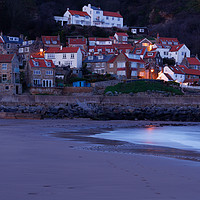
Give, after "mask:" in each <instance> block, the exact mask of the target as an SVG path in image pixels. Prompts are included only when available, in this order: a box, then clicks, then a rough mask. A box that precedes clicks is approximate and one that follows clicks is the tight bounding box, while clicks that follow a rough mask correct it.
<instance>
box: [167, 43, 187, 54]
mask: <svg viewBox="0 0 200 200" xmlns="http://www.w3.org/2000/svg"><path fill="white" fill-rule="evenodd" d="M183 45H184V44H179V45H174V46H171V49H170V52H176V51H179V49H180V48H182V47H183Z"/></svg>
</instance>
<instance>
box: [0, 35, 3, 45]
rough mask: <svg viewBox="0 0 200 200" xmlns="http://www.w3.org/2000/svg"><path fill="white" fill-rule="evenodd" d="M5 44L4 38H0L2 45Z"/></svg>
mask: <svg viewBox="0 0 200 200" xmlns="http://www.w3.org/2000/svg"><path fill="white" fill-rule="evenodd" d="M3 43H4V40H3V38H2V37H1V36H0V44H3Z"/></svg>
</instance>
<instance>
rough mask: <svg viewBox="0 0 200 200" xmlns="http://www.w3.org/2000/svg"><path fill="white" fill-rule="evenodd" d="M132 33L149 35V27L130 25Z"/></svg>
mask: <svg viewBox="0 0 200 200" xmlns="http://www.w3.org/2000/svg"><path fill="white" fill-rule="evenodd" d="M129 29H130V31H131V33H132V34H134V35H148V34H149V29H148V28H147V27H130V28H129Z"/></svg>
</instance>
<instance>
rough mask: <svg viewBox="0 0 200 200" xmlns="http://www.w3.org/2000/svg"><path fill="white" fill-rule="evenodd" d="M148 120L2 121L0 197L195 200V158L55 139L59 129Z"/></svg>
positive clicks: (119, 125)
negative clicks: (97, 147)
mask: <svg viewBox="0 0 200 200" xmlns="http://www.w3.org/2000/svg"><path fill="white" fill-rule="evenodd" d="M152 123H153V124H154V122H147V121H140V122H139V121H125V120H124V121H93V120H90V119H73V120H60V119H58V120H52V119H46V120H21V119H18V120H15V119H10V120H8V119H1V120H0V160H1V163H0V177H1V180H0V193H1V198H2V199H3V200H4V199H5V200H13V199H22V200H32V199H37V200H55V199H59V200H66V198H67V199H70V200H77V199H87V200H94V199H95V200H102V199H104V200H121V199H125V200H132V199H138V200H143V199H149V200H151V199H158V200H160V199H178V200H182V199H193V200H198V199H199V183H200V176H199V172H200V169H199V162H191V161H188V160H180V159H174V158H168V157H162V156H149V155H146V154H142V155H141V154H135V153H133V154H128V153H114V152H109V153H107V152H103V151H101V152H100V151H88V150H84V149H83V148H84V147H88V146H92V145H91V143H89V142H83V141H78V140H77V141H74V140H73V139H61V138H59V137H57V138H55V137H53V135H54V134H56V133H63V132H71V134H72V135H73V134H77V132H78V131H79V130H83V132H79V133H78V134H79V135H81V136H83V135H85V136H86V135H87V136H88V134H87V133H88V130H89V129H90V132H93V131H94V130H97V132H101V131H105V130H106V129H108V128H109V129H111V128H122V127H130V126H133V125H138V126H144V125H152ZM164 123H166V122H164ZM155 124H156V125H158V124H162V123H161V122H155ZM172 124H176V125H178V124H183V123H177V122H172ZM184 124H185V125H186V124H188V123H184ZM189 124H198V123H189ZM52 134H53V135H52ZM89 134H90V133H89ZM114 145H115V144H114ZM11 191H12V192H11Z"/></svg>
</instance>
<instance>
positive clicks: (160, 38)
mask: <svg viewBox="0 0 200 200" xmlns="http://www.w3.org/2000/svg"><path fill="white" fill-rule="evenodd" d="M159 41H160V42H172V43H174V42H178V44H179V41H178V39H177V38H168V37H159Z"/></svg>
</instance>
